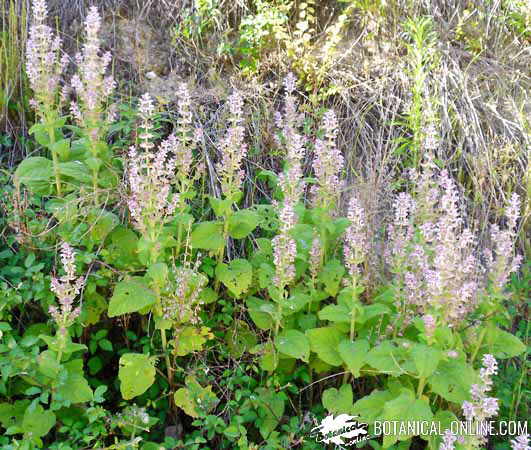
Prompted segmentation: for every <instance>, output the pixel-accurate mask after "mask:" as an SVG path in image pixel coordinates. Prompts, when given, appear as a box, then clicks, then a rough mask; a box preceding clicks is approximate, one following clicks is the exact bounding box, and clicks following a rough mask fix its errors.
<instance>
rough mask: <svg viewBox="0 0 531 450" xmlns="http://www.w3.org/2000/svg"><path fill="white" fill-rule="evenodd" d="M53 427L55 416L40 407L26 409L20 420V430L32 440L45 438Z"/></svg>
mask: <svg viewBox="0 0 531 450" xmlns="http://www.w3.org/2000/svg"><path fill="white" fill-rule="evenodd" d="M54 425H55V414H54V413H53V412H52V411H49V410H45V409H44V408H43V407H42V406H41V405H37V406H35V407H28V408H27V409H26V412H25V413H24V418H23V419H22V424H21V429H22V431H23V432H24V433H27V434H30V433H31V436H32V437H34V438H40V437H43V436H46V435H47V434H48V433H49V431H50V430H51V429H52V427H53V426H54Z"/></svg>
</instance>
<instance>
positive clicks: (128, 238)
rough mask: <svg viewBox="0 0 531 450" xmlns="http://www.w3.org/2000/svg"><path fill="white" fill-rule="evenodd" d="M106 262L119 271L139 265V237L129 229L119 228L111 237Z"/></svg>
mask: <svg viewBox="0 0 531 450" xmlns="http://www.w3.org/2000/svg"><path fill="white" fill-rule="evenodd" d="M109 239H110V241H111V243H110V244H109V245H107V249H106V250H107V255H106V258H105V260H106V261H107V262H108V263H110V264H112V265H113V266H116V267H117V268H119V269H130V268H131V266H136V265H138V258H137V247H138V237H137V235H136V234H135V233H134V232H133V230H130V229H128V228H125V227H122V226H118V227H117V228H116V229H115V230H114V231H113V232H112V233H111V234H110V235H109Z"/></svg>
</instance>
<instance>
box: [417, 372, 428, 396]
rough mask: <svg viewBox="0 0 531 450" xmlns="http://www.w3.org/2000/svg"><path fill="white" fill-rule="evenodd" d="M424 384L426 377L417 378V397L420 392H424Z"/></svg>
mask: <svg viewBox="0 0 531 450" xmlns="http://www.w3.org/2000/svg"><path fill="white" fill-rule="evenodd" d="M425 385H426V378H425V377H421V378H420V379H419V386H418V388H417V398H420V397H421V395H422V393H423V392H424V386H425Z"/></svg>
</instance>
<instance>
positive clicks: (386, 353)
mask: <svg viewBox="0 0 531 450" xmlns="http://www.w3.org/2000/svg"><path fill="white" fill-rule="evenodd" d="M366 362H367V364H369V365H370V366H372V367H374V368H375V369H378V371H379V372H383V373H387V374H389V375H392V376H395V377H396V376H400V375H403V374H404V373H407V367H408V365H409V364H410V363H411V358H410V357H409V351H408V349H406V348H404V347H403V346H401V345H398V344H397V343H396V342H392V341H384V342H382V343H381V344H380V345H378V346H377V347H374V348H373V349H372V350H371V351H369V353H368V354H367V357H366Z"/></svg>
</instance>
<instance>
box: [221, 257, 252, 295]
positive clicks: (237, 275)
mask: <svg viewBox="0 0 531 450" xmlns="http://www.w3.org/2000/svg"><path fill="white" fill-rule="evenodd" d="M216 278H217V279H218V280H220V281H221V282H222V283H223V284H224V285H225V286H226V287H227V289H229V291H230V292H231V293H232V294H233V295H234V296H235V297H236V298H240V297H241V295H242V294H243V293H245V292H246V291H247V289H249V287H250V286H251V283H252V281H253V266H251V263H249V261H247V260H246V259H233V260H232V261H231V262H230V263H229V264H224V263H221V264H218V266H217V267H216Z"/></svg>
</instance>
